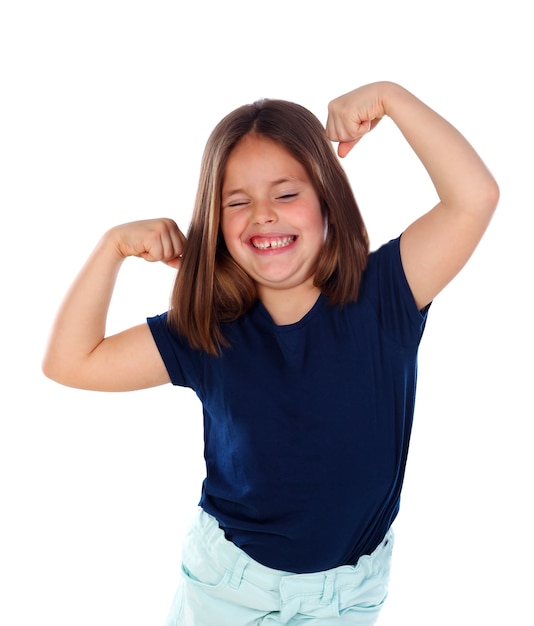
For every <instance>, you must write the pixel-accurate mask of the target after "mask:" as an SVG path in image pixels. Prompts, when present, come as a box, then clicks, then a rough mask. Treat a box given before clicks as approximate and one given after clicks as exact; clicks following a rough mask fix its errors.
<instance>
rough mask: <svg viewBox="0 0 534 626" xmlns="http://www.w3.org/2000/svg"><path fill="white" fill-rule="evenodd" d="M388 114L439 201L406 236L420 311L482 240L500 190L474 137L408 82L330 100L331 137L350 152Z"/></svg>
mask: <svg viewBox="0 0 534 626" xmlns="http://www.w3.org/2000/svg"><path fill="white" fill-rule="evenodd" d="M386 115H387V116H388V117H390V118H391V119H392V120H393V122H394V123H395V124H396V126H397V127H398V128H399V130H400V131H401V133H402V134H403V136H404V137H405V139H406V140H407V142H408V144H409V145H410V146H411V148H412V149H413V150H414V152H415V153H416V155H417V156H418V157H419V159H420V161H421V162H422V164H423V166H424V167H425V169H426V170H427V172H428V174H429V176H430V178H431V180H432V182H433V184H434V187H435V188H436V191H437V194H438V197H439V202H438V203H437V204H436V206H435V207H434V208H432V209H431V210H430V211H429V212H428V213H426V214H425V215H423V216H421V217H420V218H419V219H417V220H416V221H415V222H414V223H413V224H411V225H410V226H409V227H408V228H407V229H406V230H405V231H404V233H403V234H402V237H401V257H402V264H403V268H404V271H405V274H406V277H407V280H408V283H409V285H410V288H411V290H412V293H413V295H414V298H415V301H416V303H417V306H418V307H419V308H420V309H422V308H423V307H424V306H426V305H427V304H428V303H429V302H431V300H433V299H434V297H435V296H436V295H437V294H438V293H439V292H440V291H441V290H442V289H443V288H444V287H445V285H447V284H448V283H449V282H450V281H451V280H452V279H453V278H454V277H455V276H456V274H457V273H458V272H459V271H460V270H461V269H462V267H463V266H464V265H465V263H466V262H467V261H468V259H469V257H470V256H471V254H472V253H473V251H474V250H475V248H476V246H477V245H478V243H479V241H480V239H481V238H482V236H483V234H484V232H485V230H486V228H487V226H488V224H489V222H490V220H491V218H492V215H493V213H494V211H495V209H496V207H497V203H498V200H499V188H498V186H497V183H496V182H495V179H494V178H493V176H492V175H491V173H490V172H489V171H488V169H487V167H486V166H485V165H484V163H483V161H482V160H481V158H480V157H479V156H478V154H477V153H476V152H475V150H474V149H473V147H472V146H471V145H470V144H469V142H468V141H467V140H466V139H465V137H463V136H462V135H461V133H460V132H458V130H456V129H455V128H454V127H453V126H452V125H451V124H449V122H447V121H446V120H445V119H444V118H443V117H441V116H440V115H438V113H436V112H435V111H433V110H432V109H431V108H429V107H428V106H427V105H426V104H424V103H423V102H421V101H420V100H419V99H418V98H416V97H415V96H414V95H413V94H411V93H410V92H409V91H407V90H406V89H404V88H403V87H401V86H399V85H397V84H395V83H390V82H379V83H372V84H370V85H366V86H364V87H360V88H358V89H355V90H354V91H351V92H350V93H348V94H345V95H343V96H340V97H339V98H336V99H335V100H333V101H332V102H331V103H330V104H329V115H328V121H327V125H326V131H327V136H328V137H329V139H331V140H332V141H337V142H339V146H338V154H339V156H340V157H345V156H346V155H347V154H348V153H349V152H350V150H352V148H353V147H354V145H356V143H358V141H359V140H360V139H361V138H362V137H363V136H364V135H365V134H366V133H368V132H369V131H370V130H372V129H373V128H374V127H375V126H376V125H377V124H378V122H379V121H380V120H381V119H382V118H383V117H384V116H386Z"/></svg>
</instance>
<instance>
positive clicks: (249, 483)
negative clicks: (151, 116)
mask: <svg viewBox="0 0 534 626" xmlns="http://www.w3.org/2000/svg"><path fill="white" fill-rule="evenodd" d="M386 115H387V116H389V117H390V118H391V119H392V120H393V121H394V123H395V124H396V125H397V126H398V128H399V129H400V131H401V132H402V134H403V135H404V137H405V138H406V140H407V141H408V143H409V145H410V146H411V147H412V149H413V150H414V151H415V153H416V154H417V156H418V157H419V159H420V160H421V162H422V163H423V165H424V166H425V168H426V170H427V171H428V174H429V176H430V178H431V180H432V182H433V184H434V186H435V188H436V191H437V194H438V197H439V201H438V203H437V204H436V206H435V207H434V208H433V209H431V210H430V211H429V212H428V213H426V214H425V215H423V216H422V217H420V218H419V219H418V220H417V221H416V222H415V223H413V224H411V225H410V226H409V227H408V228H407V229H406V230H405V231H404V232H403V233H402V235H401V236H399V237H397V238H396V239H393V240H392V241H390V242H389V243H386V244H385V245H383V246H382V247H381V248H379V249H378V250H377V251H375V252H372V253H369V244H368V239H367V234H366V230H365V227H364V224H363V220H362V217H361V215H360V212H359V210H358V206H357V204H356V201H355V199H354V196H353V194H352V191H351V188H350V185H349V182H348V180H347V178H346V176H345V174H344V171H343V169H342V167H341V165H340V162H339V160H338V158H337V157H336V154H335V152H334V150H333V148H332V144H331V143H330V142H337V143H338V144H339V145H338V150H337V152H338V156H339V157H345V156H346V155H347V154H348V153H349V152H350V150H351V149H352V148H353V147H354V145H355V144H356V143H357V142H358V141H359V140H360V139H361V138H362V137H363V136H364V135H365V134H366V133H368V132H370V131H371V130H372V129H373V128H374V127H375V126H376V125H377V124H378V122H379V121H380V120H381V119H382V118H383V117H384V116H386ZM329 140H330V141H329ZM498 195H499V194H498V187H497V185H496V183H495V181H494V179H493V177H492V176H491V174H490V173H489V172H488V170H487V169H486V167H485V165H484V164H483V162H482V161H481V159H480V158H479V156H478V155H477V154H476V152H475V151H474V150H473V148H472V147H471V146H470V145H469V143H468V142H467V141H466V140H465V139H464V138H463V137H462V135H461V134H460V133H459V132H458V131H457V130H455V129H454V128H453V127H452V126H451V125H450V124H449V123H448V122H446V121H445V120H444V119H443V118H442V117H440V116H439V115H438V114H437V113H435V112H434V111H432V110H431V109H430V108H428V107H427V106H426V105H425V104H423V103H422V102H421V101H420V100H418V99H417V98H416V97H415V96H414V95H412V94H411V93H410V92H408V91H407V90H406V89H404V88H402V87H401V86H399V85H397V84H394V83H390V82H378V83H373V84H370V85H366V86H364V87H361V88H359V89H356V90H354V91H352V92H350V93H348V94H346V95H343V96H341V97H340V98H337V99H336V100H333V101H332V102H331V103H330V105H329V114H328V120H327V124H326V133H325V129H324V128H323V127H322V125H321V124H320V123H319V121H318V120H317V119H316V118H315V117H314V116H313V115H312V114H311V113H310V112H309V111H307V110H306V109H304V108H303V107H301V106H299V105H296V104H293V103H289V102H285V101H279V100H263V101H260V102H257V103H255V104H252V105H248V106H243V107H241V108H239V109H237V110H235V111H234V112H232V113H230V114H229V115H227V116H226V117H225V118H224V119H223V120H222V121H221V122H220V123H219V124H218V125H217V127H216V128H215V129H214V131H213V133H212V135H211V136H210V138H209V140H208V143H207V145H206V149H205V152H204V157H203V162H202V169H201V176H200V182H199V187H198V194H197V199H196V204H195V210H194V215H193V219H192V223H191V225H190V229H189V232H188V236H187V239H186V238H185V237H184V236H183V234H182V233H181V232H180V230H179V229H178V227H177V225H176V224H175V223H174V221H172V220H171V219H153V220H147V221H139V222H133V223H129V224H123V225H120V226H116V227H114V228H111V229H110V230H109V231H108V232H107V233H105V234H104V236H103V237H102V239H101V240H100V242H99V243H98V245H97V246H96V248H95V250H94V252H93V254H92V255H91V257H90V258H89V260H88V261H87V263H86V265H85V266H84V268H83V269H82V270H81V272H80V274H79V275H78V277H77V278H76V280H75V281H74V284H73V285H72V287H71V289H70V291H69V293H68V295H67V296H66V298H65V301H64V303H63V305H62V306H61V308H60V310H59V313H58V316H57V320H56V322H55V325H54V328H53V329H52V332H51V337H50V342H49V346H48V348H47V352H46V354H45V358H44V362H43V371H44V373H45V374H46V375H47V376H48V377H50V378H52V379H54V380H56V381H58V382H60V383H63V384H65V385H70V386H73V387H80V388H84V389H95V390H104V391H127V390H133V389H140V388H145V387H150V386H155V385H161V384H164V383H168V382H172V383H173V384H175V385H182V386H188V387H191V388H193V389H194V390H195V391H196V393H197V395H198V396H199V398H200V400H201V402H202V405H203V412H204V430H205V458H206V478H205V480H204V483H203V486H202V495H201V500H200V508H199V511H198V515H197V517H196V519H195V521H194V524H193V526H192V528H191V531H190V532H189V534H188V536H187V538H186V540H185V545H184V548H183V564H182V579H181V585H180V588H179V590H178V593H177V595H176V598H175V602H174V604H173V608H172V611H171V614H170V616H169V621H168V624H169V626H178V625H180V626H239V625H245V624H264V625H267V624H298V623H302V622H306V624H310V625H311V624H321V626H327V625H329V624H332V625H339V626H341V624H352V625H362V626H363V625H365V626H370V625H371V624H374V622H375V621H376V619H377V616H378V614H379V611H380V608H381V606H382V604H383V602H384V600H385V597H386V594H387V584H388V576H389V567H390V556H391V550H392V532H391V525H392V522H393V520H394V519H395V516H396V515H397V512H398V508H399V498H400V491H401V487H402V481H403V476H404V471H405V464H406V457H407V452H408V442H409V438H410V432H411V425H412V417H413V407H414V398H415V385H416V359H417V350H418V346H419V343H420V340H421V336H422V333H423V329H424V326H425V322H426V318H427V312H428V307H429V305H430V302H431V301H432V300H433V298H434V297H435V296H436V295H437V294H438V293H439V292H440V291H441V290H442V289H443V287H444V286H445V285H446V284H447V283H448V282H449V281H450V280H451V279H452V278H453V277H454V276H455V275H456V274H457V272H458V271H459V270H460V269H461V268H462V266H463V265H464V264H465V262H466V261H467V260H468V258H469V257H470V255H471V253H472V252H473V250H474V249H475V247H476V245H477V244H478V242H479V240H480V238H481V237H482V235H483V233H484V231H485V229H486V227H487V225H488V223H489V221H490V219H491V216H492V214H493V212H494V210H495V208H496V205H497V200H498ZM130 256H137V257H142V258H144V259H146V260H147V261H162V262H164V263H167V264H168V265H171V266H172V267H175V268H179V272H178V273H177V277H176V281H175V286H174V291H173V294H172V299H171V306H170V308H169V311H168V312H167V313H164V314H163V315H161V316H158V317H155V318H150V319H148V323H143V324H141V325H139V326H136V327H134V328H131V329H128V330H125V331H123V332H121V333H119V334H116V335H114V336H109V337H107V336H106V335H105V325H106V316H107V311H108V307H109V303H110V299H111V296H112V292H113V288H114V285H115V281H116V278H117V274H118V271H119V268H120V267H121V264H122V263H123V261H124V259H125V258H126V257H130Z"/></svg>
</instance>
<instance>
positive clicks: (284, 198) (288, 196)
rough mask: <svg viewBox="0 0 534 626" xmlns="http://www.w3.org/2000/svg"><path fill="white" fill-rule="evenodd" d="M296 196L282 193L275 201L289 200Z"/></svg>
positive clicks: (295, 194)
mask: <svg viewBox="0 0 534 626" xmlns="http://www.w3.org/2000/svg"><path fill="white" fill-rule="evenodd" d="M297 196H298V194H297V193H284V194H283V195H281V196H278V198H277V200H291V199H292V198H296V197H297Z"/></svg>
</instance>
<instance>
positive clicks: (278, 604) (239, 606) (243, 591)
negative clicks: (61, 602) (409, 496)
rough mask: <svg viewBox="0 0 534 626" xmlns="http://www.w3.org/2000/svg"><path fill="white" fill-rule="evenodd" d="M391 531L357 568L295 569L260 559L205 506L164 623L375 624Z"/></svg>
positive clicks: (253, 625)
mask: <svg viewBox="0 0 534 626" xmlns="http://www.w3.org/2000/svg"><path fill="white" fill-rule="evenodd" d="M392 549H393V532H392V531H391V530H390V531H389V532H388V534H387V535H386V537H385V538H384V540H383V541H382V543H381V544H380V545H379V546H378V548H376V550H375V551H374V552H373V553H372V554H371V555H366V556H363V557H361V558H360V559H359V561H358V563H356V565H343V566H341V567H336V568H334V569H331V570H327V571H324V572H319V573H313V574H291V573H288V572H281V571H278V570H274V569H270V568H268V567H265V566H264V565H261V564H260V563H257V562H256V561H254V560H252V559H251V558H250V557H249V556H247V555H246V554H245V553H244V552H243V551H242V550H240V549H239V548H238V547H236V546H235V545H234V544H233V543H231V542H230V541H228V540H227V539H226V538H225V537H224V533H223V531H222V530H221V529H220V528H219V525H218V523H217V520H216V519H215V518H213V517H212V516H211V515H208V514H207V513H205V512H204V511H203V510H202V509H200V510H199V511H198V513H197V515H196V517H195V520H194V522H193V525H192V527H191V529H190V531H189V533H188V534H187V536H186V539H185V542H184V546H183V556H182V560H183V562H182V576H181V582H180V585H179V588H178V591H177V593H176V596H175V598H174V602H173V605H172V608H171V611H170V613H169V617H168V619H167V623H166V626H260V625H261V626H275V625H276V626H281V625H283V624H285V625H287V626H297V625H299V624H300V625H302V624H306V626H318V625H320V626H342V625H348V624H350V625H351V626H372V624H374V623H375V622H376V619H377V618H378V614H379V613H380V609H381V608H382V605H383V604H384V601H385V599H386V596H387V590H388V581H389V570H390V564H391V552H392Z"/></svg>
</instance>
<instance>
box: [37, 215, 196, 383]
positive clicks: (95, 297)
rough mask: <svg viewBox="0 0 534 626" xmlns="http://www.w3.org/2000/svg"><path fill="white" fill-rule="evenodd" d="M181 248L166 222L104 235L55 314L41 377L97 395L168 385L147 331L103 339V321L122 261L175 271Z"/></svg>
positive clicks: (143, 327)
mask: <svg viewBox="0 0 534 626" xmlns="http://www.w3.org/2000/svg"><path fill="white" fill-rule="evenodd" d="M183 242H184V236H183V234H182V233H181V232H180V230H179V229H178V227H177V226H176V224H175V223H174V222H173V221H172V220H170V219H157V220H143V221H138V222H130V223H128V224H122V225H120V226H116V227H114V228H112V229H110V230H109V231H108V232H106V233H105V234H104V236H103V237H102V239H101V240H100V241H99V243H98V245H97V246H96V248H95V249H94V251H93V253H92V254H91V256H90V257H89V259H88V260H87V262H86V263H85V265H84V267H83V268H82V269H81V271H80V273H79V274H78V276H77V278H76V279H75V281H74V283H73V284H72V286H71V288H70V289H69V291H68V293H67V295H66V297H65V299H64V301H63V304H62V305H61V307H60V309H59V311H58V314H57V317H56V320H55V323H54V326H53V328H52V331H51V333H50V338H49V342H48V347H47V349H46V352H45V355H44V359H43V364H42V368H43V372H44V374H45V375H46V376H48V377H49V378H51V379H52V380H55V381H57V382H59V383H62V384H64V385H67V386H70V387H78V388H80V389H92V390H98V391H130V390H133V389H142V388H146V387H153V386H156V385H161V384H163V383H166V382H169V377H168V374H167V371H166V369H165V366H164V364H163V361H162V359H161V357H160V355H159V352H158V350H157V348H156V344H155V343H154V340H153V339H152V335H151V333H150V330H149V328H148V325H147V324H146V323H145V324H140V325H139V326H136V327H134V328H130V329H128V330H125V331H123V332H121V333H118V334H116V335H112V336H110V337H106V336H105V332H106V318H107V314H108V310H109V305H110V302H111V297H112V294H113V290H114V287H115V282H116V279H117V275H118V273H119V269H120V267H121V265H122V263H123V261H124V260H125V259H126V257H128V256H138V257H141V258H144V259H145V260H147V261H163V262H164V263H167V264H168V265H170V266H172V267H178V266H179V262H180V254H181V252H182V247H183Z"/></svg>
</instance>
